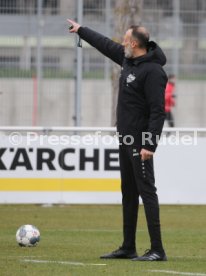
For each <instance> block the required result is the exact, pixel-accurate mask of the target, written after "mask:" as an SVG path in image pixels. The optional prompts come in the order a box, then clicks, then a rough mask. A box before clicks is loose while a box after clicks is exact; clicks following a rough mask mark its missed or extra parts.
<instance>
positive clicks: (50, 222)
mask: <svg viewBox="0 0 206 276" xmlns="http://www.w3.org/2000/svg"><path fill="white" fill-rule="evenodd" d="M121 219H122V217H121V206H105V205H62V206H61V205H56V206H52V207H47V208H45V207H42V206H40V205H0V275H1V276H16V275H21V276H22V275H23V276H24V275H28V276H33V275H38V276H39V275H42V276H47V275H49V276H51V275H52V276H61V275H65V276H70V275H72V276H73V275H74V276H75V275H82V276H87V275H89V276H96V275H108V276H113V275H118V276H124V275H129V276H130V275H138V276H141V275H142V276H143V275H144V276H147V275H154V276H155V275H157V276H161V275H162V276H164V275H174V274H172V272H171V271H173V273H174V271H175V272H177V274H175V275H201V274H202V275H206V206H161V223H162V235H163V240H164V245H165V249H166V252H167V255H168V259H169V261H168V262H159V263H139V262H132V261H130V260H112V261H111V260H100V259H99V256H100V255H101V254H103V253H107V252H110V251H112V250H114V249H116V248H117V247H118V246H119V245H120V244H121V241H122V231H121V227H122V220H121ZM22 224H34V225H35V226H37V227H38V228H39V230H40V232H41V241H40V243H39V245H38V246H36V247H34V248H22V247H19V246H18V245H17V243H16V241H15V233H16V230H17V228H18V227H19V226H21V225H22ZM138 229H139V232H138V235H137V248H138V253H139V254H142V253H144V250H145V249H147V248H149V238H148V233H147V228H146V222H145V217H144V213H143V207H142V206H141V207H140V213H139V222H138ZM38 261H39V262H38ZM95 264H106V265H95ZM155 271H156V272H155ZM178 273H179V274H178ZM181 273H182V274H181ZM184 273H185V274H184ZM187 273H188V274H187ZM190 273H191V274H190ZM195 273H196V274H195ZM197 273H199V274H197Z"/></svg>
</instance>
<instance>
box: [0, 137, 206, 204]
mask: <svg viewBox="0 0 206 276" xmlns="http://www.w3.org/2000/svg"><path fill="white" fill-rule="evenodd" d="M18 135H19V134H17V136H18ZM59 137H60V136H59ZM83 137H85V141H86V143H85V141H84V140H82V138H83ZM83 137H81V141H80V140H78V139H77V140H76V142H74V141H73V143H71V142H70V143H69V144H68V136H65V141H64V139H63V138H62V136H61V139H62V141H60V140H58V139H60V138H57V136H47V137H46V138H45V137H44V139H43V138H42V137H40V136H37V135H34V134H33V136H30V138H29V140H28V135H27V137H26V136H19V137H16V138H15V135H14V136H13V137H12V136H11V135H10V136H8V135H7V136H5V135H1V136H0V140H1V148H0V203H42V204H43V203H62V204H64V203H70V204H72V203H78V204H79V203H80V204H84V203H91V204H93V203H95V204H100V203H101V204H102V203H105V204H116V203H121V192H120V173H119V163H118V143H117V141H116V140H115V139H114V137H112V136H110V137H109V136H108V135H107V137H106V136H105V137H98V140H94V139H90V140H89V139H88V137H86V136H83ZM66 139H67V141H66ZM193 142H194V141H193ZM205 152H206V138H196V140H195V143H193V144H192V145H191V144H190V145H188V144H183V143H180V144H177V143H166V145H161V144H160V145H159V147H158V149H157V152H156V153H155V157H154V165H155V177H156V186H157V189H158V194H159V200H160V203H162V204H206V177H205V164H206V157H205V154H204V153H205Z"/></svg>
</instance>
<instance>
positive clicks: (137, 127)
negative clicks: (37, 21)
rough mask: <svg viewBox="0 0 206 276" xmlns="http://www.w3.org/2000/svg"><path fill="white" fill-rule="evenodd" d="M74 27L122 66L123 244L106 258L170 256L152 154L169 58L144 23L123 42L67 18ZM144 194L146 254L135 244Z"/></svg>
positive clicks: (160, 258)
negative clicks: (163, 233)
mask: <svg viewBox="0 0 206 276" xmlns="http://www.w3.org/2000/svg"><path fill="white" fill-rule="evenodd" d="M68 22H69V23H70V24H72V27H71V28H70V32H74V33H78V34H79V36H80V37H81V38H82V39H84V40H85V41H87V42H88V43H89V44H90V45H92V46H93V47H95V48H96V49H97V50H99V51H100V52H101V53H102V54H104V55H105V56H107V57H109V58H110V59H111V60H113V61H114V62H116V63H117V64H119V65H120V66H121V68H122V70H121V75H120V80H119V97H118V105H117V131H118V133H119V137H120V147H119V159H120V171H121V188H122V204H123V237H124V240H123V244H122V246H121V247H120V248H119V249H117V250H115V251H113V252H112V253H109V254H106V255H103V256H101V258H105V259H115V258H129V259H132V260H135V261H166V260H167V257H166V254H165V251H164V249H163V245H162V240H161V231H160V219H159V203H158V197H157V194H156V187H155V178H154V169H153V153H154V152H155V150H156V147H157V143H158V139H159V137H160V135H161V132H162V128H163V124H164V119H165V106H164V98H165V97H164V91H165V86H166V83H167V77H166V74H165V72H164V70H163V69H162V66H163V65H164V64H165V63H166V58H165V55H164V53H163V52H162V50H161V49H160V48H159V47H158V45H157V44H156V43H155V42H152V41H149V33H148V32H147V30H146V29H145V28H144V27H140V26H131V27H130V28H129V29H128V30H127V32H126V33H125V36H124V40H123V43H122V45H121V44H119V43H116V42H114V41H112V40H110V39H109V38H107V37H105V36H103V35H101V34H99V33H97V32H95V31H93V30H91V29H89V28H86V27H82V26H80V25H79V24H78V23H76V22H74V21H72V20H68ZM139 196H141V198H142V200H143V204H144V208H145V214H146V219H147V225H148V231H149V235H150V240H151V249H150V250H147V251H146V252H145V254H144V255H143V256H141V257H138V256H137V253H136V246H135V236H136V225H137V215H138V206H139Z"/></svg>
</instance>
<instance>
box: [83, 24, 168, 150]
mask: <svg viewBox="0 0 206 276" xmlns="http://www.w3.org/2000/svg"><path fill="white" fill-rule="evenodd" d="M78 34H79V36H80V37H81V38H82V39H84V40H85V41H87V42H88V43H89V44H90V45H92V46H93V47H95V48H96V49H97V50H99V51H100V52H101V53H102V54H104V55H105V56H107V57H108V58H110V59H112V60H113V61H114V62H116V63H117V64H119V65H120V66H121V67H122V70H121V75H120V80H119V96H118V104H117V131H118V132H119V134H120V135H123V136H125V135H132V136H133V137H134V144H135V145H137V146H139V149H141V148H145V149H148V150H151V151H155V149H156V147H157V138H158V137H160V135H161V132H162V128H163V124H164V119H165V105H164V100H165V96H164V93H165V86H166V83H167V76H166V74H165V72H164V70H163V69H162V66H163V65H165V63H166V57H165V55H164V53H163V52H162V50H161V49H160V48H159V46H158V45H157V44H156V43H155V42H153V41H150V42H149V45H148V52H147V54H146V55H144V56H141V57H138V58H134V59H128V58H125V56H124V47H123V46H122V45H121V44H119V43H116V42H114V41H112V40H111V39H109V38H107V37H105V36H103V35H101V34H99V33H97V32H95V31H93V30H91V29H89V28H87V27H80V28H79V30H78ZM143 132H148V133H151V136H152V138H151V140H150V141H149V140H148V141H146V143H144V142H143V140H142V133H143ZM146 137H149V136H147V135H146ZM128 141H129V139H128ZM151 142H152V143H151Z"/></svg>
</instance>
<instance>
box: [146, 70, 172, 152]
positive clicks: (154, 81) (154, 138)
mask: <svg viewBox="0 0 206 276" xmlns="http://www.w3.org/2000/svg"><path fill="white" fill-rule="evenodd" d="M166 83H167V76H166V74H165V72H164V71H163V69H162V68H161V66H160V65H157V66H155V68H154V70H151V71H150V72H148V74H147V76H146V81H145V87H144V88H145V97H146V103H147V106H148V109H149V110H148V111H149V124H148V129H147V132H148V135H145V137H146V138H149V137H150V139H148V140H147V139H145V141H143V144H142V148H144V149H147V150H149V151H153V152H155V150H156V148H157V145H158V139H159V138H160V136H161V133H162V128H163V125H164V120H165V87H166Z"/></svg>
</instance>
